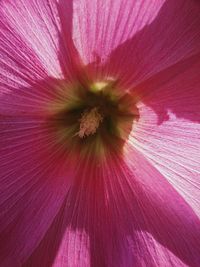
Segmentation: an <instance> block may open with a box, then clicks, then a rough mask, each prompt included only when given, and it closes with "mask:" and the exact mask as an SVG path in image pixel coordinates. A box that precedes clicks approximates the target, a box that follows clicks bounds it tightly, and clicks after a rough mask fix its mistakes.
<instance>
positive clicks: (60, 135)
mask: <svg viewBox="0 0 200 267" xmlns="http://www.w3.org/2000/svg"><path fill="white" fill-rule="evenodd" d="M65 88H66V89H65ZM65 88H64V89H65V90H63V91H61V93H62V92H63V93H64V94H63V96H62V95H59V98H58V102H57V103H58V104H56V103H54V106H55V107H56V112H55V113H54V114H55V115H53V118H52V120H51V121H52V127H54V128H55V130H56V137H57V138H56V139H57V142H59V143H61V144H62V147H63V148H64V149H68V150H69V151H70V152H71V153H73V152H74V151H76V153H78V154H79V155H86V154H87V153H92V154H93V155H96V156H97V157H98V158H99V157H100V156H101V157H102V158H103V155H105V153H107V152H108V151H110V150H111V149H112V150H117V153H118V152H119V153H121V152H122V151H123V146H124V143H125V142H126V140H127V139H128V137H129V134H130V132H131V131H132V125H133V122H134V121H135V120H137V119H138V116H139V113H138V110H137V107H136V101H135V98H134V97H133V96H132V95H131V94H129V93H127V92H125V91H123V90H118V87H117V83H116V82H113V81H107V82H96V83H89V82H88V83H86V84H80V83H77V84H75V85H73V86H66V87H65ZM65 94H66V95H65ZM60 99H61V100H60ZM51 109H52V107H51Z"/></svg>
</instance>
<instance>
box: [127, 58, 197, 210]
mask: <svg viewBox="0 0 200 267" xmlns="http://www.w3.org/2000/svg"><path fill="white" fill-rule="evenodd" d="M199 58H200V57H199V55H197V56H194V57H191V58H190V59H188V60H187V61H185V62H184V61H183V62H181V63H180V65H179V66H178V65H176V66H174V67H172V68H169V69H167V70H165V71H163V73H160V74H158V75H157V76H155V77H153V78H152V79H150V80H148V81H147V82H145V83H143V84H141V85H140V86H139V87H138V88H137V89H136V91H137V94H138V95H140V99H141V102H140V104H138V105H139V106H140V107H138V108H139V110H140V118H141V120H139V121H138V124H137V125H135V128H134V131H133V132H132V134H131V135H132V137H133V138H131V139H130V140H131V142H133V145H134V146H135V147H137V148H138V149H139V150H140V151H141V152H142V153H143V154H144V155H145V157H146V158H148V159H149V160H150V161H151V162H152V164H153V165H154V166H156V168H157V169H158V170H159V171H160V172H161V173H162V174H163V176H164V177H165V178H166V179H168V181H169V182H170V183H171V184H172V185H173V186H174V187H175V188H176V190H177V191H178V192H179V193H180V194H181V195H182V196H183V197H184V199H186V201H187V202H188V203H189V204H190V205H191V206H192V207H193V209H194V210H195V212H196V213H197V214H198V215H200V213H199V211H200V210H199V206H200V198H199V190H200V180H199V175H200V165H199V162H200V154H199V150H200V142H199V131H200V124H199V122H200V118H199V113H200V106H199V103H200V91H199V84H200V76H199V69H200V64H199Z"/></svg>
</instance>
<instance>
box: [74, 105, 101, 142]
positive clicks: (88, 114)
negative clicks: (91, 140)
mask: <svg viewBox="0 0 200 267" xmlns="http://www.w3.org/2000/svg"><path fill="white" fill-rule="evenodd" d="M102 121H103V116H102V115H101V114H100V113H99V111H98V108H97V107H94V108H92V109H91V110H86V111H84V112H83V113H82V114H81V118H80V120H79V122H80V128H79V132H78V133H77V135H78V136H79V137H80V138H84V137H87V136H89V135H93V134H95V133H96V131H97V129H98V128H99V125H100V123H101V122H102Z"/></svg>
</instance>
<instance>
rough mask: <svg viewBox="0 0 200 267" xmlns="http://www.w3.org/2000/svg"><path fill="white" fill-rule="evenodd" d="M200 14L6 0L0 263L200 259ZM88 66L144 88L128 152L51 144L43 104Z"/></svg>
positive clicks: (1, 38)
mask: <svg viewBox="0 0 200 267" xmlns="http://www.w3.org/2000/svg"><path fill="white" fill-rule="evenodd" d="M199 14H200V4H199V2H198V1H196V0H177V1H173V0H158V1H150V0H141V1H133V0H116V1H114V0H104V1H103V0H95V1H89V0H80V1H78V0H69V1H67V0H58V1H56V0H55V1H54V0H47V1H42V0H37V1H36V0H33V1H28V0H18V1H17V2H16V3H14V2H13V1H11V0H2V1H0V27H1V31H0V53H1V58H0V137H1V138H0V148H1V150H0V171H1V177H0V183H1V188H0V194H1V196H0V251H1V253H0V265H1V266H3V267H21V266H23V267H35V266H42V267H50V266H53V267H64V266H67V267H79V266H80V267H116V266H119V267H133V266H135V267H146V266H150V267H155V266H160V267H163V266H166V267H170V266H174V267H176V266H180V267H186V266H190V267H199V262H200V241H199V240H200V221H199V216H200V213H199V210H200V203H199V199H200V194H199V192H200V175H199V172H200V167H199V161H200V158H199V149H200V147H199V146H200V140H199V131H200V127H199V114H200V110H199V109H200V108H199V103H200V90H199V88H200V78H199V77H200V64H199V62H200V57H199V55H200V27H199V25H200V16H199ZM83 66H84V67H83ZM79 69H81V71H82V69H84V71H85V72H86V73H87V74H88V76H89V75H91V77H92V78H93V79H94V80H95V79H108V78H109V79H110V78H113V79H115V80H117V81H118V84H119V87H120V89H121V90H128V91H129V92H130V93H131V94H133V96H134V97H135V99H137V107H138V109H139V115H140V116H139V120H138V121H137V122H136V123H134V125H133V129H132V132H131V134H130V135H129V138H128V140H127V142H126V143H125V145H124V150H123V151H124V154H123V155H119V153H118V151H117V148H116V151H115V149H114V148H113V149H112V150H111V151H110V152H109V153H108V154H107V157H106V158H105V160H104V161H103V162H101V163H99V162H96V159H95V158H94V157H92V155H90V154H89V155H87V157H86V158H85V159H84V160H82V161H80V160H79V155H77V158H75V164H74V161H71V158H70V157H69V154H70V151H67V150H65V149H64V147H63V146H62V145H61V144H60V143H57V142H55V132H54V131H55V129H54V128H53V127H52V126H51V124H49V123H48V118H49V115H50V113H51V112H50V110H49V109H48V108H46V107H49V103H51V101H52V100H54V99H55V97H56V96H57V94H58V92H57V89H58V88H60V84H62V83H63V81H64V82H71V81H74V79H79V78H80V76H79ZM113 147H115V146H113ZM73 160H74V159H73Z"/></svg>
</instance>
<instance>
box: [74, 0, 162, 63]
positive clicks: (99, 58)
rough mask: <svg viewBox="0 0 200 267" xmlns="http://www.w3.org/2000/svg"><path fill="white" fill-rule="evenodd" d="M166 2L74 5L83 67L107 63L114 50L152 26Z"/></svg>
mask: <svg viewBox="0 0 200 267" xmlns="http://www.w3.org/2000/svg"><path fill="white" fill-rule="evenodd" d="M164 2H165V0H159V1H154V2H152V1H150V0H146V1H144V0H142V1H132V0H117V1H114V0H106V1H103V0H97V1H89V0H81V1H79V0H78V1H77V0H75V1H73V10H74V16H73V39H74V42H75V46H76V47H77V50H78V51H79V53H80V55H81V57H82V59H83V62H84V64H86V65H87V64H94V65H95V64H98V63H105V62H106V60H107V59H108V56H109V54H110V53H111V52H112V51H113V50H114V49H115V48H117V47H118V46H119V45H120V44H122V43H124V42H125V41H127V40H129V39H131V38H132V37H133V36H134V35H136V34H137V33H138V32H139V31H140V30H142V29H143V28H145V26H146V25H149V24H151V23H152V22H153V20H154V19H155V18H156V16H157V15H158V13H159V10H160V9H161V7H162V5H163V4H164ZM82 18H87V19H84V20H83V19H82Z"/></svg>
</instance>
